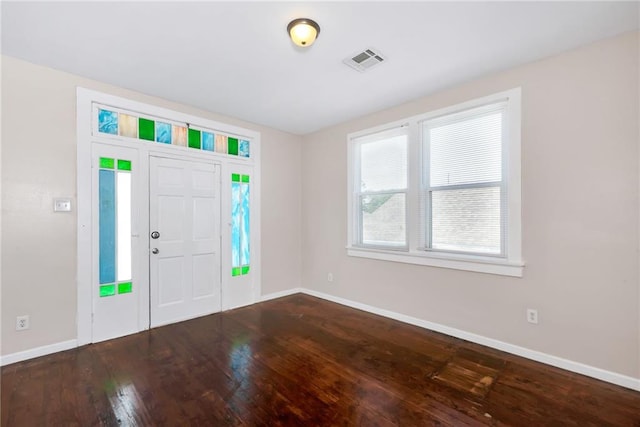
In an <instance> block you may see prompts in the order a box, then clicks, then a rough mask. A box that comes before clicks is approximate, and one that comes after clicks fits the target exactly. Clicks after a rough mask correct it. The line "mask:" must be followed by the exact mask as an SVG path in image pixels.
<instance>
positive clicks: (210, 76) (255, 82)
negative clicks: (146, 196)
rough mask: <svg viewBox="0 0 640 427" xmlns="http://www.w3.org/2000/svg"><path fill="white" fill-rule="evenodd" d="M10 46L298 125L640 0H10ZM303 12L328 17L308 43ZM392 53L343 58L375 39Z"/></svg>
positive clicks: (630, 15)
mask: <svg viewBox="0 0 640 427" xmlns="http://www.w3.org/2000/svg"><path fill="white" fill-rule="evenodd" d="M1 7H2V10H1V13H2V53H3V54H6V55H9V56H14V57H18V58H22V59H25V60H27V61H30V62H34V63H37V64H42V65H46V66H49V67H52V68H56V69H59V70H64V71H68V72H71V73H74V74H78V75H81V76H85V77H89V78H92V79H96V80H100V81H103V82H107V83H111V84H114V85H117V86H121V87H125V88H129V89H134V90H136V91H139V92H143V93H146V94H150V95H155V96H158V97H162V98H165V99H169V100H172V101H177V102H181V103H184V104H190V105H193V106H196V107H200V108H202V109H205V110H209V111H213V112H217V113H221V114H225V115H228V116H233V117H237V118H240V119H244V120H247V121H251V122H254V123H259V124H263V125H267V126H271V127H274V128H277V129H281V130H285V131H288V132H291V133H295V134H306V133H310V132H313V131H316V130H319V129H322V128H324V127H327V126H330V125H333V124H337V123H340V122H344V121H346V120H349V119H352V118H355V117H358V116H362V115H364V114H367V113H371V112H374V111H378V110H381V109H384V108H387V107H390V106H393V105H396V104H399V103H402V102H405V101H409V100H412V99H415V98H419V97H421V96H424V95H427V94H429V93H433V92H435V91H438V90H441V89H443V88H445V87H449V86H452V85H455V84H459V83H461V82H464V81H469V80H471V79H473V78H476V77H478V76H481V75H483V74H487V73H490V72H494V71H497V70H502V69H506V68H509V67H513V66H515V65H518V64H522V63H525V62H529V61H533V60H536V59H538V58H542V57H545V56H549V55H552V54H555V53H558V52H561V51H564V50H567V49H571V48H573V47H577V46H580V45H582V44H587V43H589V42H592V41H595V40H598V39H602V38H606V37H610V36H613V35H616V34H619V33H622V32H625V31H629V30H632V29H637V28H638V22H639V15H638V10H639V9H638V3H637V2H624V3H614V2H610V1H606V2H496V3H488V2H406V3H405V2H331V3H330V2H314V3H293V2H257V3H248V2H233V3H231V2H225V3H222V2H194V3H186V2H142V3H131V2H128V3H114V2H100V3H98V2H91V3H79V2H70V3H62V2H43V3H34V2H7V1H3V2H2V6H1ZM298 17H308V18H312V19H314V20H316V21H317V22H318V23H319V24H320V26H321V32H320V36H319V38H318V40H317V42H316V43H315V44H314V45H313V46H311V47H310V48H307V49H305V50H302V49H300V48H295V47H294V46H293V44H292V43H291V42H290V40H289V39H288V36H287V33H286V26H287V23H288V22H289V21H290V20H292V19H294V18H298ZM369 47H374V48H377V49H379V50H380V51H381V52H382V53H383V54H384V55H385V56H386V58H387V61H386V62H385V63H383V64H381V65H379V66H377V67H375V68H373V69H371V70H369V71H367V72H365V73H359V72H357V71H355V70H353V69H351V68H349V67H347V66H346V65H344V64H343V63H342V60H343V59H344V58H346V57H347V56H350V55H351V54H354V53H357V52H359V51H361V50H363V49H365V48H369Z"/></svg>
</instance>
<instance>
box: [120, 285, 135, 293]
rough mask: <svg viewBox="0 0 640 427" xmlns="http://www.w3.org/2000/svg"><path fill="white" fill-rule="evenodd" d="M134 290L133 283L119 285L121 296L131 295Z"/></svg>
mask: <svg viewBox="0 0 640 427" xmlns="http://www.w3.org/2000/svg"><path fill="white" fill-rule="evenodd" d="M132 290H133V285H132V284H131V282H124V283H118V293H119V294H130V293H131V291H132Z"/></svg>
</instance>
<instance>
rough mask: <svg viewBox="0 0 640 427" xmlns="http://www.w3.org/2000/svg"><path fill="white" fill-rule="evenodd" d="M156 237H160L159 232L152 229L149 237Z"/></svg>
mask: <svg viewBox="0 0 640 427" xmlns="http://www.w3.org/2000/svg"><path fill="white" fill-rule="evenodd" d="M158 237H160V233H158V232H157V231H153V232H152V233H151V238H152V239H157V238H158Z"/></svg>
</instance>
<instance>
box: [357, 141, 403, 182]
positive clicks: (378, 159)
mask: <svg viewBox="0 0 640 427" xmlns="http://www.w3.org/2000/svg"><path fill="white" fill-rule="evenodd" d="M360 177H361V183H360V188H361V190H362V191H384V190H401V189H404V188H406V186H407V136H406V135H398V136H394V137H391V138H388V139H383V140H381V141H374V142H365V143H362V144H361V145H360Z"/></svg>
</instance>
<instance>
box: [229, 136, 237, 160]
mask: <svg viewBox="0 0 640 427" xmlns="http://www.w3.org/2000/svg"><path fill="white" fill-rule="evenodd" d="M228 141H229V142H228V144H229V145H228V149H229V154H233V155H234V156H237V155H238V138H229V140H228Z"/></svg>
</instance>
